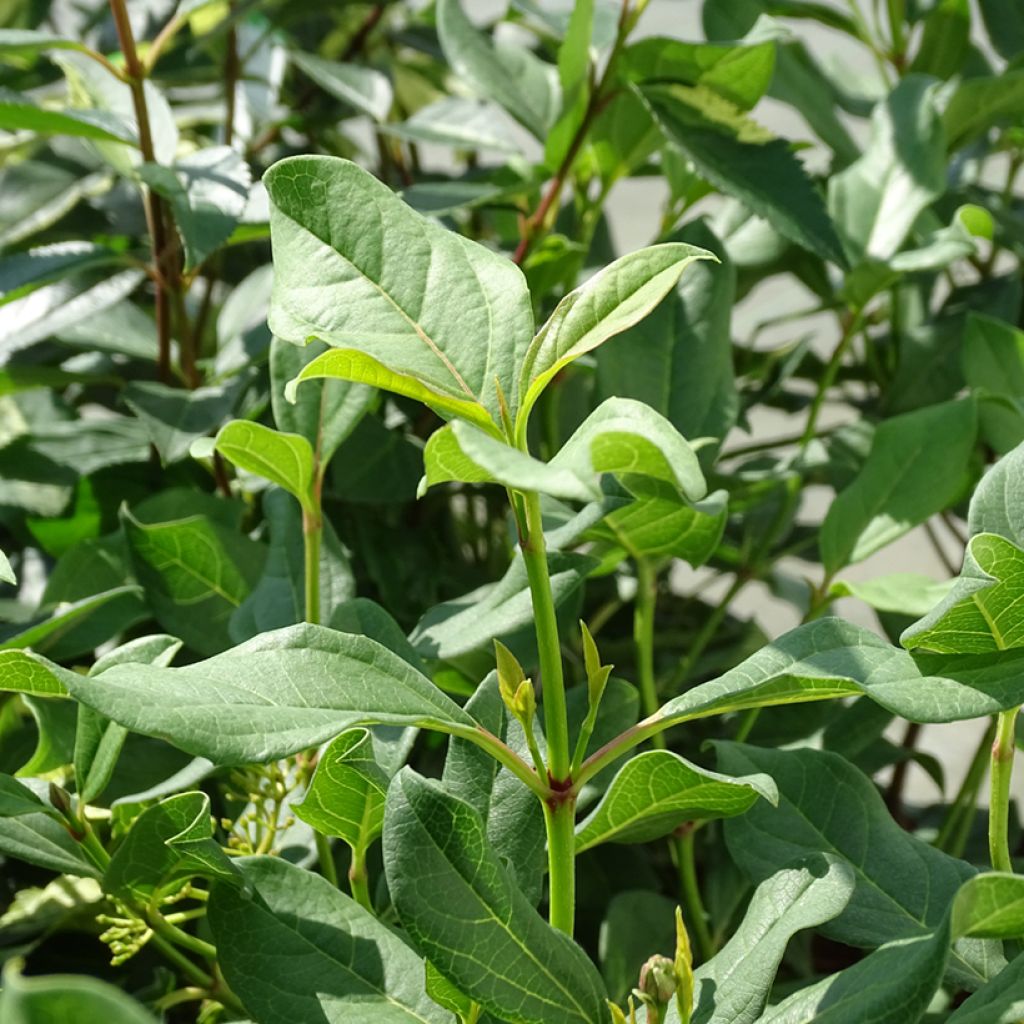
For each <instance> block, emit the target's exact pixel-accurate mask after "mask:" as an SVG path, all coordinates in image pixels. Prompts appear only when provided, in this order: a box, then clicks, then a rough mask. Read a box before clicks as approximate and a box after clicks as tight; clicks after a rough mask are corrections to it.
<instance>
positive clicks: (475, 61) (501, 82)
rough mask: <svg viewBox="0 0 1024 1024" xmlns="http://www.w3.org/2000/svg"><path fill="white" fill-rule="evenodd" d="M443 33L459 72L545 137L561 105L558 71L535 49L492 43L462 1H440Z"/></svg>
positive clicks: (439, 25) (447, 51)
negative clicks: (469, 15)
mask: <svg viewBox="0 0 1024 1024" xmlns="http://www.w3.org/2000/svg"><path fill="white" fill-rule="evenodd" d="M437 34H438V38H439V39H440V41H441V48H442V49H443V50H444V54H445V56H446V57H447V58H448V62H449V63H450V64H451V66H452V70H453V71H454V72H455V74H456V75H457V76H458V77H459V78H461V79H462V80H463V81H464V82H465V83H466V84H467V85H468V86H469V87H470V88H471V89H472V90H473V91H474V92H476V93H477V94H478V95H479V96H480V97H481V98H483V99H488V100H493V101H494V102H495V103H497V104H499V105H500V106H502V107H504V108H505V110H507V111H508V112H509V113H510V114H511V115H512V116H513V117H514V118H515V119H516V120H517V121H519V123H520V124H522V125H523V126H524V127H526V128H527V129H529V130H530V131H531V132H532V133H533V134H534V135H535V136H537V138H538V139H543V138H544V137H545V135H546V134H547V132H548V129H550V128H551V126H552V125H553V124H554V122H555V118H556V117H557V116H558V112H559V109H560V107H561V90H560V89H559V82H558V70H557V69H556V68H554V67H552V66H551V65H549V64H545V63H544V62H543V61H541V60H540V59H539V58H537V57H535V56H534V55H533V54H532V53H531V52H530V51H529V50H526V49H524V48H523V47H521V46H516V45H512V44H501V43H499V44H494V45H492V44H491V43H490V42H489V41H488V40H487V39H486V38H484V36H483V35H482V34H481V33H480V32H479V31H478V30H477V28H476V27H475V26H474V25H473V23H472V22H471V21H470V20H469V18H468V17H467V16H466V13H465V12H464V11H463V9H462V4H461V2H460V0H440V2H439V3H438V5H437Z"/></svg>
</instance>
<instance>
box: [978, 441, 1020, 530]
mask: <svg viewBox="0 0 1024 1024" xmlns="http://www.w3.org/2000/svg"><path fill="white" fill-rule="evenodd" d="M967 527H968V530H969V532H970V533H971V535H972V536H973V535H975V534H978V533H997V534H999V536H1000V537H1005V538H1006V539H1007V540H1009V541H1012V542H1013V544H1014V545H1015V546H1016V547H1019V548H1020V547H1024V444H1020V445H1018V446H1017V447H1016V448H1014V450H1013V451H1012V452H1009V453H1008V454H1007V455H1004V456H1003V457H1002V458H1001V459H1000V460H999V461H998V462H997V463H996V464H995V465H994V466H993V467H992V468H991V469H990V470H989V471H988V472H987V473H986V474H985V476H984V477H982V480H981V483H980V484H978V486H977V487H976V488H975V490H974V496H973V497H972V498H971V507H970V512H969V514H968V517H967Z"/></svg>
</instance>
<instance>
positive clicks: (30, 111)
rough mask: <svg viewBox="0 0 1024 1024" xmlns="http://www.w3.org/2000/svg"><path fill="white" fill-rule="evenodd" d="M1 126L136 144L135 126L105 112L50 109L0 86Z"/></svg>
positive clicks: (8, 129)
mask: <svg viewBox="0 0 1024 1024" xmlns="http://www.w3.org/2000/svg"><path fill="white" fill-rule="evenodd" d="M0 129H3V130H4V131H8V132H16V131H30V132H38V133H39V134H41V135H74V136H76V137H78V138H82V139H98V140H101V141H105V142H115V143H118V144H122V145H123V144H127V145H131V146H135V145H137V144H138V141H137V139H136V137H135V130H134V128H133V127H132V126H130V125H129V124H126V123H125V122H124V121H122V120H121V119H120V118H118V117H116V116H114V115H113V114H110V113H107V112H106V111H102V110H53V109H51V108H48V107H41V106H39V105H38V104H36V103H34V102H33V101H32V100H31V99H30V98H29V97H28V96H23V95H21V94H20V93H14V92H11V91H10V90H9V89H0Z"/></svg>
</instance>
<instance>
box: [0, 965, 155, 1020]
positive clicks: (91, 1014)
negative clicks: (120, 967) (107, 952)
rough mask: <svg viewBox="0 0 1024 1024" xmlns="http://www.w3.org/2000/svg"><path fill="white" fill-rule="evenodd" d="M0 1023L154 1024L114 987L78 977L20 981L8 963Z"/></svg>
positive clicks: (52, 976) (0, 991)
mask: <svg viewBox="0 0 1024 1024" xmlns="http://www.w3.org/2000/svg"><path fill="white" fill-rule="evenodd" d="M0 1019H3V1020H4V1021H7V1022H8V1024H52V1022H54V1021H69V1020H73V1021H74V1022H75V1024H157V1022H156V1018H155V1017H153V1016H152V1015H150V1014H149V1013H148V1011H147V1010H146V1009H145V1008H144V1007H143V1006H142V1005H141V1003H137V1002H136V1001H135V1000H134V999H132V998H131V997H130V996H128V995H125V993H124V992H122V991H121V989H119V988H117V987H116V986H115V985H110V984H108V983H107V982H105V981H100V980H99V979H97V978H89V977H83V976H82V975H79V974H66V975H64V974H50V975H47V976H46V977H42V978H35V977H34V978H23V977H22V976H21V975H20V974H19V973H18V972H17V971H16V970H15V969H14V968H13V966H12V965H11V964H10V962H8V966H7V968H6V969H5V970H4V974H3V988H2V989H0Z"/></svg>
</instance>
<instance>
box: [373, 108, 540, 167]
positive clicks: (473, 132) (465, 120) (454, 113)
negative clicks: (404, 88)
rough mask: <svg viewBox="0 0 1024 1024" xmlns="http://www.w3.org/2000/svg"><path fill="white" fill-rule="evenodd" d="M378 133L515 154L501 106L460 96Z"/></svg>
mask: <svg viewBox="0 0 1024 1024" xmlns="http://www.w3.org/2000/svg"><path fill="white" fill-rule="evenodd" d="M381 131H383V132H384V133H385V134H387V135H394V136H397V137H398V138H400V139H406V140H408V141H409V142H427V143H432V144H434V145H440V146H452V147H454V148H456V149H470V150H477V149H493V150H496V151H497V152H499V153H507V154H508V155H509V156H515V155H517V154H518V153H519V148H520V147H519V145H518V143H517V142H516V128H515V125H514V123H513V122H512V121H511V120H510V119H509V117H508V115H507V114H506V113H505V111H504V110H502V109H501V107H499V106H496V105H495V104H493V103H486V102H484V101H482V100H474V99H469V98H467V97H464V96H445V97H444V98H443V99H439V100H437V101H436V102H434V103H430V104H428V105H427V106H425V107H420V109H419V110H417V111H416V112H415V113H414V114H413V115H412V116H411V117H409V118H407V119H406V120H405V121H399V122H397V123H395V122H389V123H388V124H385V125H381Z"/></svg>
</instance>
